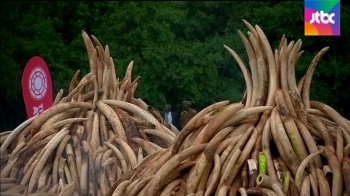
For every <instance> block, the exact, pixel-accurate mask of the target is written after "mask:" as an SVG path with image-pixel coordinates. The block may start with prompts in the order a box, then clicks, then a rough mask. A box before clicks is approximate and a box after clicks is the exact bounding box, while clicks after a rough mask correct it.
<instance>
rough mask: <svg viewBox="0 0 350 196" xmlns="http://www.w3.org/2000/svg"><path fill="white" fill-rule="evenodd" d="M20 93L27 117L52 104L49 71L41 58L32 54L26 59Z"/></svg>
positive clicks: (37, 113)
mask: <svg viewBox="0 0 350 196" xmlns="http://www.w3.org/2000/svg"><path fill="white" fill-rule="evenodd" d="M22 93H23V98H24V103H25V105H26V110H27V115H28V118H31V117H33V116H37V115H39V114H40V113H42V112H43V111H45V110H46V109H48V108H50V107H51V106H52V104H53V88H52V80H51V73H50V70H49V67H48V66H47V64H46V62H45V61H44V59H43V58H41V57H39V56H34V57H33V58H31V59H30V60H29V61H28V63H27V65H26V67H25V68H24V71H23V75H22Z"/></svg>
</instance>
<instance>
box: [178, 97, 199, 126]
mask: <svg viewBox="0 0 350 196" xmlns="http://www.w3.org/2000/svg"><path fill="white" fill-rule="evenodd" d="M182 107H183V111H182V112H181V114H180V120H181V129H182V128H184V127H185V125H186V124H187V123H188V121H190V120H191V118H193V117H194V116H195V115H196V114H197V111H196V110H194V109H192V103H191V102H190V101H184V102H183V103H182Z"/></svg>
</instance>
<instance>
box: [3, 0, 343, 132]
mask: <svg viewBox="0 0 350 196" xmlns="http://www.w3.org/2000/svg"><path fill="white" fill-rule="evenodd" d="M0 11H1V19H0V25H1V26H2V28H1V29H0V35H1V37H2V40H1V42H0V49H1V53H0V58H1V61H2V66H0V77H1V78H2V81H1V83H0V91H1V92H2V96H0V130H5V129H13V128H14V127H15V126H17V125H18V124H19V123H20V122H22V121H23V120H25V118H26V112H25V108H24V103H23V97H22V91H21V76H22V71H23V69H24V66H25V64H26V63H27V61H28V60H29V59H30V58H31V57H32V56H34V55H40V56H42V57H43V58H44V59H45V60H46V61H47V62H48V64H49V67H50V69H51V72H52V77H53V81H54V92H55V93H57V92H58V91H59V90H60V89H61V88H63V89H67V87H68V85H69V82H70V79H71V77H72V76H73V74H74V72H75V71H76V70H78V69H80V70H81V71H82V72H83V74H85V73H87V71H88V69H89V66H88V58H87V52H86V49H85V46H84V42H83V40H82V38H81V30H85V31H87V33H88V34H92V35H95V36H96V37H98V38H99V39H100V41H101V42H102V44H107V45H108V46H109V47H110V49H111V56H113V57H114V61H115V64H116V66H117V72H118V76H119V77H123V75H124V72H125V69H126V67H127V65H128V64H129V63H130V62H131V61H134V63H135V70H134V77H136V76H137V75H141V83H140V85H139V89H138V91H137V96H138V97H141V98H143V99H144V100H146V101H147V102H148V103H149V104H152V105H154V106H156V107H158V108H159V109H162V107H163V105H164V104H165V103H167V102H169V103H171V104H172V105H174V106H177V109H180V108H179V106H180V104H181V102H182V100H184V99H189V100H191V101H192V102H193V103H194V105H195V107H196V108H197V109H201V108H203V107H205V106H207V105H208V104H211V103H213V102H217V101H221V100H227V99H228V100H231V101H239V100H240V99H241V97H242V95H243V93H244V90H245V83H244V79H243V76H242V73H241V71H240V69H239V67H238V65H237V64H236V62H235V61H234V60H233V58H232V57H231V56H230V55H229V53H228V52H227V51H226V50H225V49H224V48H223V44H226V45H228V46H229V47H231V48H232V49H234V50H235V51H237V52H238V54H240V55H241V56H242V58H243V59H245V61H246V63H248V62H247V60H246V59H247V57H246V54H245V51H244V47H243V44H242V43H241V41H240V39H239V36H238V35H237V30H238V29H240V30H242V31H243V32H246V31H247V30H246V28H245V27H244V25H243V23H242V21H241V19H242V18H244V19H246V20H248V21H250V22H251V23H253V24H258V25H259V26H260V27H262V29H263V30H264V31H265V33H266V34H267V37H268V38H269V40H271V41H272V43H271V45H272V47H274V48H275V47H277V46H278V42H279V40H280V38H281V36H282V35H283V34H285V35H286V37H287V38H288V40H295V41H296V40H298V39H302V41H303V48H302V49H303V50H305V53H304V55H303V56H302V58H301V59H300V60H299V62H298V64H297V76H298V78H299V79H300V78H301V77H302V76H303V74H304V73H305V72H306V70H307V68H308V66H309V63H310V62H311V61H312V59H313V57H314V56H315V54H316V53H317V52H318V51H319V50H321V49H322V48H323V47H325V46H330V50H329V51H328V53H327V54H326V55H325V57H324V58H323V60H322V61H321V63H320V64H319V66H318V68H317V70H316V72H315V74H314V79H313V82H312V95H311V98H312V99H313V100H319V101H322V102H325V103H327V104H329V105H331V106H332V107H334V108H336V109H337V110H338V111H339V112H341V113H342V114H343V115H345V116H346V117H348V118H349V117H350V110H349V106H347V101H348V98H349V93H348V92H350V86H349V85H347V84H348V83H349V72H350V66H349V65H347V63H348V59H347V57H346V56H347V55H346V53H347V52H346V51H349V50H350V44H349V41H348V39H347V37H346V35H347V34H349V33H350V32H349V31H350V29H349V28H350V27H348V26H347V25H345V24H348V22H350V14H349V12H350V8H349V7H348V5H345V4H342V9H341V12H342V13H341V22H342V24H343V25H342V26H341V34H342V36H340V37H305V36H304V35H303V34H304V27H303V2H298V1H290V2H289V1H273V2H251V1H242V2H230V1H217V2H211V1H207V2H185V1H178V2H175V1H170V2H118V1H100V2H91V1H88V2H85V1H74V2H73V1H70V2H57V1H54V2H45V1H38V2H26V1H24V2H12V1H11V2H1V6H0Z"/></svg>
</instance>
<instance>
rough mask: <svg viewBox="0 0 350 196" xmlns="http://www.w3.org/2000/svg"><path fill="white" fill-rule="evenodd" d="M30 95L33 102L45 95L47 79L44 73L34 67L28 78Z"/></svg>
mask: <svg viewBox="0 0 350 196" xmlns="http://www.w3.org/2000/svg"><path fill="white" fill-rule="evenodd" d="M29 91H30V95H31V96H32V97H33V99H35V100H40V99H42V98H43V97H44V96H45V95H46V93H47V77H46V74H45V71H44V70H43V69H42V68H40V67H36V68H34V69H33V70H32V72H31V73H30V77H29Z"/></svg>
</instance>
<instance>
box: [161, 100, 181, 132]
mask: <svg viewBox="0 0 350 196" xmlns="http://www.w3.org/2000/svg"><path fill="white" fill-rule="evenodd" d="M164 110H165V112H164V120H165V123H167V124H170V125H174V126H175V127H176V128H177V129H180V122H179V121H180V120H179V115H178V114H177V113H176V112H174V111H172V109H171V105H170V104H166V105H165V109H164Z"/></svg>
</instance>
